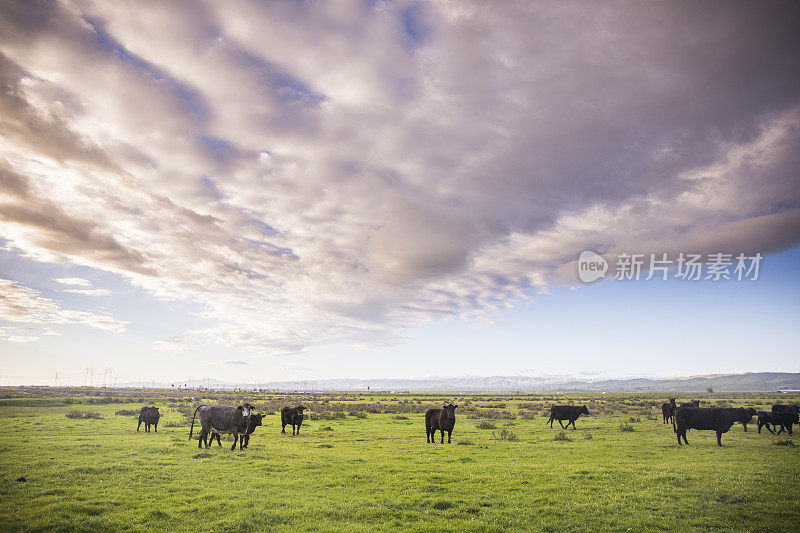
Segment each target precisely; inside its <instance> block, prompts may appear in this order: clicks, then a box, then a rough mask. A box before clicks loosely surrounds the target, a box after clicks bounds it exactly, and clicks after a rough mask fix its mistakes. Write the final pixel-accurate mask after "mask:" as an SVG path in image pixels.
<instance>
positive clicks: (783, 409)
mask: <svg viewBox="0 0 800 533" xmlns="http://www.w3.org/2000/svg"><path fill="white" fill-rule="evenodd" d="M772 420H773V425H775V426H778V425H780V426H781V429H779V430H778V433H777V434H778V435H780V434H781V433H783V430H786V432H787V433H788V434H789V435H790V436H791V434H792V424H800V406H797V405H781V404H777V403H776V404H775V405H773V406H772Z"/></svg>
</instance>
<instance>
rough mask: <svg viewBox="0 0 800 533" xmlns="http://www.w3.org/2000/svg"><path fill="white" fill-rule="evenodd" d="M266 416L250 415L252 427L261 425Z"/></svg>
mask: <svg viewBox="0 0 800 533" xmlns="http://www.w3.org/2000/svg"><path fill="white" fill-rule="evenodd" d="M263 418H264V415H252V416H251V417H250V427H256V426H260V425H261V420H262V419H263Z"/></svg>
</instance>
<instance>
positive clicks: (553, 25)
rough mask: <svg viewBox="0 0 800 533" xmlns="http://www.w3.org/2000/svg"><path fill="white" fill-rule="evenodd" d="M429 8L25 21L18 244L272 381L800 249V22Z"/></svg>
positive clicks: (204, 11)
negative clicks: (600, 273)
mask: <svg viewBox="0 0 800 533" xmlns="http://www.w3.org/2000/svg"><path fill="white" fill-rule="evenodd" d="M410 5H411V4H408V3H406V2H397V3H391V2H378V3H374V4H372V5H370V3H368V2H360V1H355V2H344V3H338V2H337V3H308V4H306V3H296V2H270V3H260V2H251V1H247V0H236V1H233V2H226V3H225V4H224V5H223V4H220V3H218V2H199V3H172V2H170V3H163V2H137V3H136V4H135V5H133V6H129V5H126V6H124V7H123V6H121V5H118V4H115V3H109V2H93V1H83V0H79V1H77V2H74V3H69V4H61V3H53V4H48V5H46V6H38V5H37V6H32V5H28V4H26V3H24V2H23V3H12V2H8V3H6V4H4V5H3V7H2V8H1V9H2V10H3V13H2V16H0V54H2V58H0V61H2V64H0V66H1V67H2V68H1V69H0V81H2V83H3V85H4V89H5V90H4V91H2V92H1V93H0V127H2V128H3V131H4V138H3V140H2V142H0V220H2V221H3V224H4V239H6V240H7V241H8V242H9V243H10V246H13V249H14V250H16V251H19V252H21V253H22V254H24V255H25V256H26V257H29V258H31V259H35V260H38V261H46V262H54V263H60V262H70V263H75V264H79V265H84V266H89V267H93V268H97V269H102V270H105V271H110V272H115V273H117V274H119V275H121V276H124V277H126V278H127V279H128V280H129V281H130V282H131V283H132V284H133V285H134V286H136V287H139V288H141V289H142V290H145V291H147V292H149V293H151V294H153V295H154V296H156V297H157V298H160V299H165V300H186V301H190V302H193V303H197V304H200V305H201V306H203V308H204V310H203V312H202V313H201V315H202V317H203V318H205V319H210V320H213V321H215V322H216V324H215V325H213V326H211V327H209V328H205V329H202V330H194V331H187V332H184V333H183V334H181V335H178V336H176V337H175V338H173V339H167V340H164V341H160V342H159V343H157V345H156V348H157V349H161V350H166V351H172V352H175V351H179V350H184V349H188V348H190V347H191V346H192V345H194V344H197V343H211V344H218V345H222V346H228V347H237V348H247V349H251V350H254V351H256V352H259V353H264V354H273V355H276V354H288V353H296V352H300V351H303V350H305V349H307V348H308V347H309V346H313V345H317V344H328V343H337V344H350V345H374V344H386V343H393V342H399V341H400V340H401V336H400V334H399V333H398V331H401V330H402V328H405V327H410V326H414V325H418V324H421V323H424V322H427V321H430V320H436V319H440V318H448V317H468V318H480V319H485V317H486V316H487V315H492V314H495V313H498V312H502V311H504V310H507V309H509V308H510V307H512V306H514V305H516V304H518V303H519V302H521V301H525V300H528V299H530V298H531V297H532V295H533V294H536V293H546V291H547V287H548V286H549V285H552V284H562V283H563V284H567V285H569V284H572V283H574V282H575V276H574V265H573V263H572V262H573V261H574V260H575V258H576V257H577V255H578V253H579V252H580V251H581V250H584V249H595V250H598V251H600V252H602V253H606V254H607V253H612V252H614V251H617V250H630V249H641V250H646V251H670V250H673V249H680V248H686V247H695V248H697V249H700V250H707V251H718V249H724V248H735V249H736V250H735V251H748V250H756V249H758V250H760V251H763V252H770V251H777V250H781V249H784V248H786V247H788V246H792V245H794V244H796V243H797V242H798V240H799V239H800V231H798V229H797V228H798V227H800V225H798V224H797V223H796V222H797V213H798V209H800V188H798V187H797V183H798V176H797V168H799V167H800V161H799V160H798V153H800V150H798V147H799V145H800V139H799V138H798V135H799V134H798V130H800V114H799V113H800V111H798V110H800V99H798V96H797V91H796V87H797V83H798V81H799V80H800V73H798V64H800V63H798V62H796V61H793V59H795V58H796V57H797V53H798V50H799V49H800V45H799V44H798V36H797V34H796V33H797V32H796V28H794V27H793V26H792V24H791V20H792V18H791V17H784V16H780V14H770V12H768V11H767V10H759V9H758V7H757V6H753V5H749V4H746V3H742V4H735V5H732V6H730V7H729V9H726V10H725V12H724V13H722V14H720V13H719V12H718V10H716V9H715V7H714V6H710V5H709V6H705V5H693V6H691V7H687V6H686V5H682V4H673V3H664V4H656V5H653V4H648V5H646V6H645V5H637V4H635V3H633V4H625V5H624V6H620V5H597V4H594V3H580V2H579V3H577V4H549V5H547V6H546V8H543V7H542V6H540V5H535V6H534V5H529V4H525V3H504V4H503V5H502V6H492V8H488V7H487V6H484V5H482V4H479V3H475V4H472V3H465V2H459V3H454V4H448V3H430V4H427V3H426V4H422V5H421V7H418V8H417V9H421V13H420V14H419V16H420V20H421V21H422V22H423V23H424V24H422V26H420V28H418V31H416V32H411V33H409V32H406V31H405V22H406V21H405V20H404V18H403V12H404V10H405V9H406V8H408V7H409V6H410ZM787 9H788V8H787ZM791 9H796V8H791ZM712 12H713V14H714V16H713V17H711V16H707V15H710V14H711V13H712ZM54 21H56V22H57V23H55V22H54ZM754 28H759V31H758V32H755V31H753V29H754ZM565 35H569V36H570V38H569V39H565V38H564V36H565ZM731 43H736V46H735V47H731V46H729V44H731ZM710 72H713V73H715V74H714V75H710V74H709V73H710ZM267 154H268V155H267ZM65 279H69V278H63V279H61V280H57V281H59V282H62V283H64V282H65V281H64V280H65ZM73 281H74V280H73ZM84 281H85V280H84ZM68 284H72V285H76V286H78V287H89V286H90V284H88V282H87V284H83V283H80V282H79V283H68ZM29 290H30V289H29ZM81 290H82V289H77V290H76V289H68V291H69V292H77V291H81ZM107 292H108V291H105V290H104V289H86V290H84V291H83V292H79V293H80V294H93V295H101V294H106V293H107ZM30 298H34V299H35V298H41V297H40V296H38V295H37V296H30ZM37 305H38V306H40V307H41V303H39V304H37ZM37 305H31V308H32V309H35V308H37ZM30 312H31V313H33V311H30ZM64 312H66V311H65V310H60V309H57V311H47V312H46V313H45V314H47V313H49V315H47V316H50V317H53V316H57V317H62V319H66V318H64ZM90 315H91V314H90ZM32 316H38V315H36V314H35V313H34V314H33V315H32ZM102 316H107V315H99V314H97V315H93V318H88V317H84V318H76V317H74V316H73V317H72V318H70V319H69V320H72V321H81V320H85V321H86V323H90V322H91V323H93V324H104V325H105V327H106V329H113V328H117V330H119V329H120V328H122V327H124V326H121V325H120V324H121V323H119V322H115V321H114V320H113V319H111V318H110V317H108V319H109V320H110V321H111V322H103V320H102V319H100V318H97V317H102ZM49 320H51V322H52V323H60V322H53V321H52V320H53V319H52V318H51V319H49ZM94 327H100V326H98V325H95V326H94Z"/></svg>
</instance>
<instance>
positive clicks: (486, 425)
mask: <svg viewBox="0 0 800 533" xmlns="http://www.w3.org/2000/svg"><path fill="white" fill-rule="evenodd" d="M475 427H476V428H478V429H497V426H496V425H494V424H493V423H492V422H489V421H487V420H483V421H481V422H478V425H476V426H475Z"/></svg>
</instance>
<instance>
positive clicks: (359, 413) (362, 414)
mask: <svg viewBox="0 0 800 533" xmlns="http://www.w3.org/2000/svg"><path fill="white" fill-rule="evenodd" d="M348 414H349V415H350V416H354V417H356V418H367V413H365V412H364V411H350V412H349V413H348Z"/></svg>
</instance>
